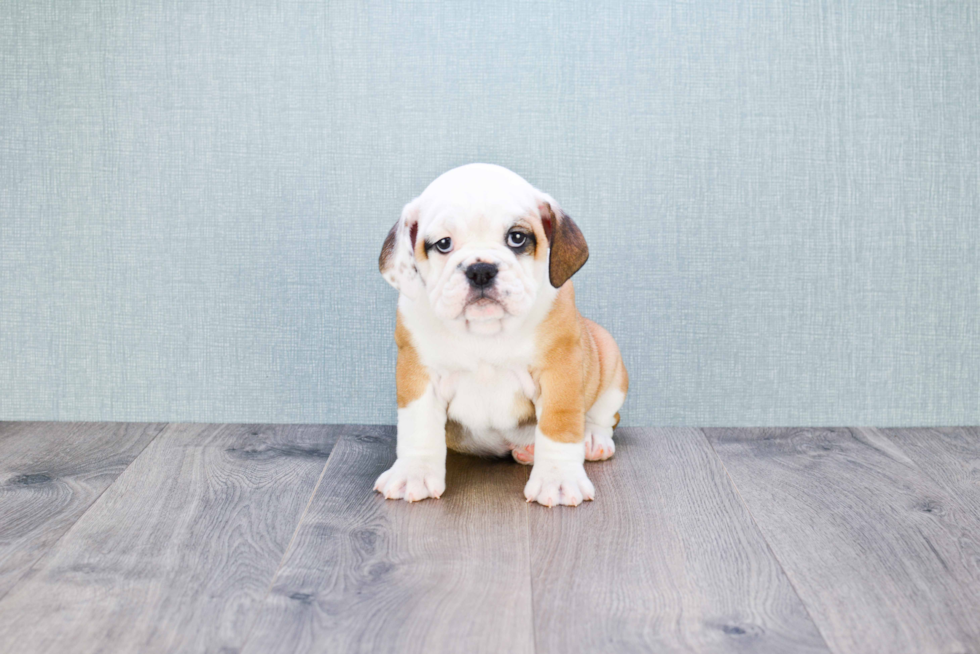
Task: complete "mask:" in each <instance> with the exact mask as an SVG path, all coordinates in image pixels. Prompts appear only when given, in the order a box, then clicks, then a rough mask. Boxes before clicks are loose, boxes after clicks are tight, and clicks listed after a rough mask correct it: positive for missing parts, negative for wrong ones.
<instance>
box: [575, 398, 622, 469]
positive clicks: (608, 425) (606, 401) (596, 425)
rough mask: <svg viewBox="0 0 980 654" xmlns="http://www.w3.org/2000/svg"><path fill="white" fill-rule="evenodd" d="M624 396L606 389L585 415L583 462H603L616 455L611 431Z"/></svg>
mask: <svg viewBox="0 0 980 654" xmlns="http://www.w3.org/2000/svg"><path fill="white" fill-rule="evenodd" d="M625 399H626V394H625V393H624V392H623V391H621V390H619V389H618V388H607V389H606V390H605V391H603V392H602V394H601V395H600V396H599V397H598V399H596V401H595V404H593V405H592V408H591V409H589V410H588V412H586V414H585V460H586V461H605V460H606V459H608V458H610V457H611V456H612V455H613V454H615V453H616V444H615V443H613V429H614V428H615V427H616V425H617V424H619V413H618V411H619V409H620V407H622V406H623V401H624V400H625Z"/></svg>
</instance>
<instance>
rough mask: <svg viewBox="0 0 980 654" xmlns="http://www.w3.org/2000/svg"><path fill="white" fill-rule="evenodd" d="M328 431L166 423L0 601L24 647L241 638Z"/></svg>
mask: <svg viewBox="0 0 980 654" xmlns="http://www.w3.org/2000/svg"><path fill="white" fill-rule="evenodd" d="M336 433H337V430H336V429H335V428H327V427H310V426H257V425H256V426H235V425H171V426H168V427H167V428H166V429H165V430H164V431H163V432H162V433H161V434H160V435H159V436H158V437H157V438H156V439H155V441H154V442H153V443H152V444H151V445H150V446H149V447H147V448H146V450H144V451H143V453H142V454H141V455H140V456H139V457H137V459H136V460H135V461H134V462H133V463H132V465H130V467H129V468H128V469H127V470H126V471H125V472H124V473H123V474H122V475H120V476H119V478H118V479H117V480H116V482H115V483H114V484H113V485H112V486H111V487H110V488H109V489H108V490H107V491H106V492H105V493H104V494H103V495H102V497H101V498H100V499H99V501H98V502H96V503H95V504H94V505H93V506H92V508H91V509H90V510H89V511H88V512H87V513H86V514H85V515H84V516H83V517H82V518H81V519H80V520H79V521H78V522H76V523H75V525H74V526H73V527H72V528H71V529H70V530H69V531H68V533H66V534H65V535H64V537H62V539H61V540H60V541H59V542H58V543H57V545H56V546H54V547H53V548H52V549H51V550H50V551H49V552H48V554H47V556H45V557H44V558H43V559H42V560H41V561H39V562H38V563H37V564H36V565H35V568H34V569H33V570H32V573H31V576H30V578H29V579H25V580H24V581H23V582H22V583H20V584H18V585H17V587H15V588H14V589H13V590H12V591H11V592H10V594H8V595H7V597H6V598H5V599H4V600H3V601H2V602H0V615H2V616H3V618H4V619H3V620H2V621H0V642H3V643H17V651H18V652H21V653H25V654H27V653H31V652H67V651H71V652H99V651H109V650H111V651H117V652H137V651H138V652H143V653H146V652H174V651H181V652H205V651H207V652H216V651H234V650H236V649H237V648H238V647H240V646H241V644H242V643H243V641H244V637H245V635H246V633H247V630H248V628H249V627H250V626H251V624H252V619H253V618H254V615H255V609H257V608H258V606H259V604H260V600H261V599H262V597H263V595H264V594H265V592H266V591H267V589H268V586H269V583H270V582H271V580H272V578H273V576H274V573H275V570H276V568H277V567H278V565H279V563H280V561H281V560H282V555H283V553H284V552H285V550H286V546H287V545H288V543H289V540H290V537H291V536H292V534H293V531H294V529H295V526H296V524H297V522H298V520H299V517H300V515H301V513H302V511H303V509H304V508H305V507H306V505H307V502H308V500H309V497H310V494H311V492H312V490H313V488H314V486H315V484H316V481H317V479H318V478H319V476H320V474H321V472H322V470H323V468H324V465H325V462H326V459H327V456H328V453H329V452H330V448H331V446H332V444H333V441H334V439H335V438H336Z"/></svg>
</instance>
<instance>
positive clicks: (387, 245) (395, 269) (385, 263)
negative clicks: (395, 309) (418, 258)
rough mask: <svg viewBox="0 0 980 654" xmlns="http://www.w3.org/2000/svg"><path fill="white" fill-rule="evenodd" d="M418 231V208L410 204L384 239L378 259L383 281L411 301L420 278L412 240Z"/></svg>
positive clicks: (420, 285)
mask: <svg viewBox="0 0 980 654" xmlns="http://www.w3.org/2000/svg"><path fill="white" fill-rule="evenodd" d="M418 229H419V211H418V205H417V204H416V202H415V201H414V200H413V201H412V202H409V203H408V204H406V205H405V208H404V209H402V215H401V217H400V218H399V219H398V222H396V223H395V225H394V227H392V228H391V230H390V231H389V232H388V236H386V237H385V242H384V245H382V246H381V256H380V257H378V268H380V269H381V274H382V276H384V278H385V281H386V282H388V283H389V284H391V285H392V286H394V287H395V288H396V289H398V291H399V292H401V293H404V294H405V295H407V296H408V297H409V298H411V299H413V300H414V299H415V298H416V297H418V294H419V291H420V290H421V289H422V277H421V276H420V275H419V270H418V268H417V267H416V265H415V239H416V237H417V235H418Z"/></svg>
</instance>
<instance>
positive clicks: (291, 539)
mask: <svg viewBox="0 0 980 654" xmlns="http://www.w3.org/2000/svg"><path fill="white" fill-rule="evenodd" d="M345 437H346V434H341V435H340V436H338V437H337V440H336V441H334V444H333V446H332V447H331V448H330V454H329V455H328V456H327V460H326V461H324V462H323V469H322V470H321V471H320V476H319V477H318V478H317V480H316V484H314V485H313V490H312V491H310V497H309V499H308V500H306V506H305V507H303V512H302V513H301V514H300V516H299V520H297V521H296V527H295V528H294V529H293V534H292V536H290V537H289V543H288V544H287V545H286V548H285V549H284V550H283V551H282V557H280V559H279V564H278V565H277V566H276V569H275V571H274V572H273V573H272V577H270V579H269V585H268V586H267V587H266V589H265V592H263V593H262V596H261V597H260V598H259V601H258V609H257V610H256V614H255V618H254V619H253V620H252V626H251V627H250V628H249V630H248V633H247V634H245V638H244V639H243V640H242V644H241V648H240V650H239V651H244V650H245V646H246V645H248V641H249V640H251V638H252V634H253V632H254V631H255V627H256V625H257V624H258V622H259V621H258V616H259V615H260V614H261V612H262V605H263V604H264V603H265V601H266V598H268V597H269V595H270V594H271V593H272V587H273V586H275V585H276V578H277V577H278V576H279V573H280V572H281V571H282V566H283V564H285V562H286V557H287V556H288V555H289V552H290V551H291V550H292V549H293V545H294V544H295V543H296V537H297V536H298V535H299V529H300V527H301V526H302V525H303V520H305V519H306V514H307V513H309V511H310V507H311V506H313V498H314V497H316V492H317V491H318V490H319V489H320V484H321V483H322V482H323V478H324V476H326V474H327V467H328V466H329V465H330V460H331V459H332V458H333V455H334V452H336V451H337V446H338V445H340V441H341V439H343V438H345Z"/></svg>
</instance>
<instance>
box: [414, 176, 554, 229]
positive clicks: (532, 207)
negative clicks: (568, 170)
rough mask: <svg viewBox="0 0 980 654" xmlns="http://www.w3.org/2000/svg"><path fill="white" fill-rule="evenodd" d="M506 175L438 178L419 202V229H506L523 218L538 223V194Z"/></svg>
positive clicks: (518, 180)
mask: <svg viewBox="0 0 980 654" xmlns="http://www.w3.org/2000/svg"><path fill="white" fill-rule="evenodd" d="M450 172H454V171H450ZM483 172H486V171H483ZM506 172H507V173H509V175H504V174H496V171H490V174H481V172H472V173H468V174H457V175H450V174H449V173H447V174H446V175H443V176H441V177H439V178H438V179H436V180H435V181H434V182H432V184H430V185H429V186H428V187H427V188H426V189H425V191H424V192H423V193H422V195H420V196H419V198H418V202H419V227H420V229H421V230H423V231H424V232H426V233H428V232H429V231H431V230H434V229H440V228H441V229H447V230H451V231H469V230H473V229H481V228H482V229H489V228H503V227H507V226H509V225H512V224H513V223H514V222H515V221H516V220H518V219H520V218H525V219H528V220H533V219H537V216H538V197H537V192H536V190H535V189H534V187H533V186H531V185H530V184H528V183H527V182H526V181H524V180H523V179H522V178H521V177H519V176H518V175H516V174H514V173H510V171H506Z"/></svg>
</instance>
